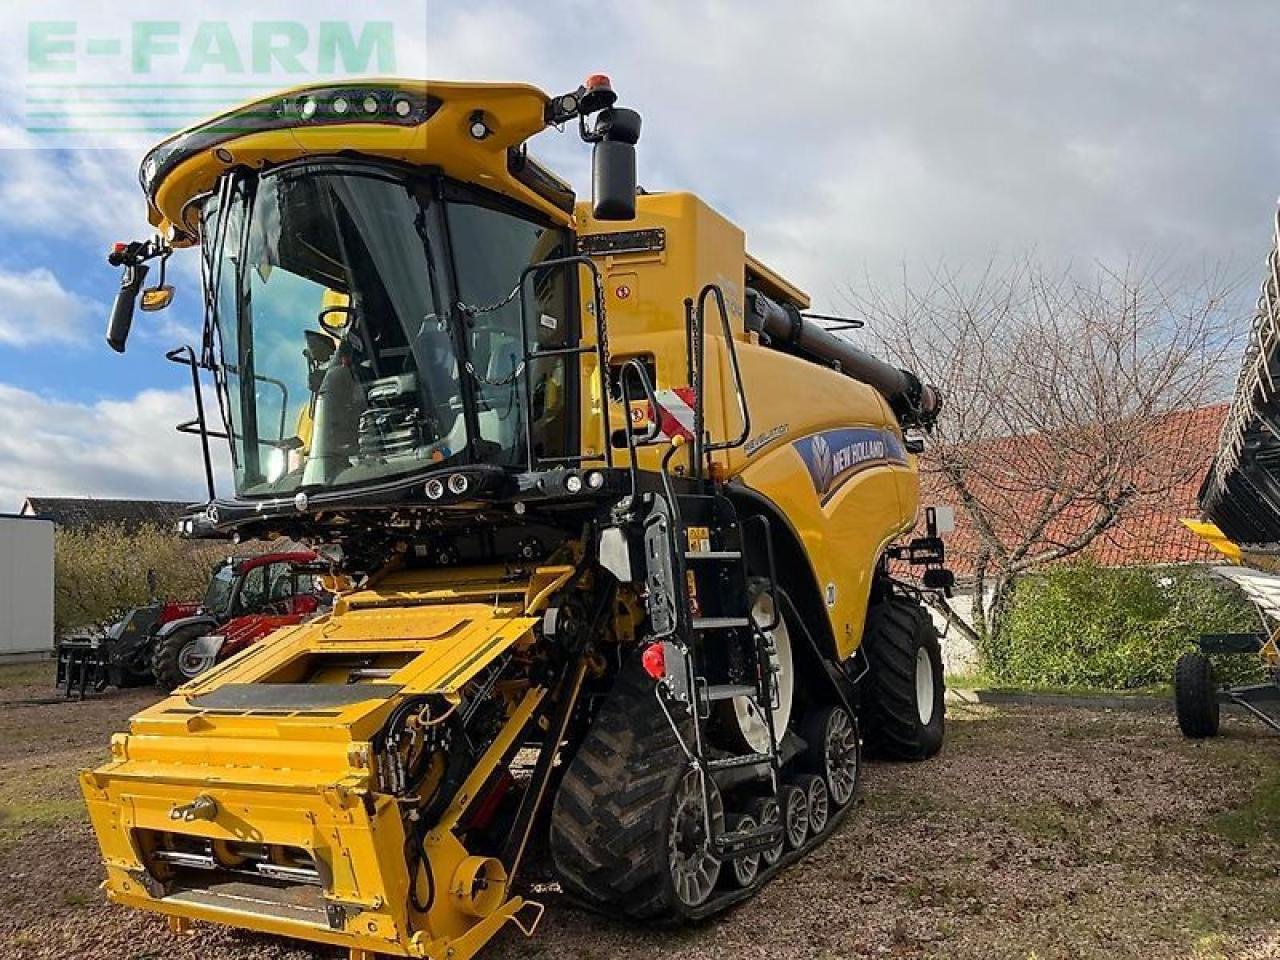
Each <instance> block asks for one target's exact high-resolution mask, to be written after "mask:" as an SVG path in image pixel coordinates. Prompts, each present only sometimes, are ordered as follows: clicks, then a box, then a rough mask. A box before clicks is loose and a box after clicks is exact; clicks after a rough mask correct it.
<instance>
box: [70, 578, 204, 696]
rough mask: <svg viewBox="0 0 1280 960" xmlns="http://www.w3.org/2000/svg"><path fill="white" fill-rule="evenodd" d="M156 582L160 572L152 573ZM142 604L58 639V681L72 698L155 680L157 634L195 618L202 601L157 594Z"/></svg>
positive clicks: (151, 580) (152, 580) (141, 684)
mask: <svg viewBox="0 0 1280 960" xmlns="http://www.w3.org/2000/svg"><path fill="white" fill-rule="evenodd" d="M147 579H148V582H149V584H154V580H155V577H154V574H150V575H149V576H148V578H147ZM155 593H156V591H155V589H154V586H153V587H152V589H151V594H152V597H151V599H150V600H149V601H148V602H147V603H145V604H143V605H142V606H140V607H134V608H133V609H131V610H129V611H128V612H126V613H125V615H124V616H123V617H121V618H120V619H119V620H116V621H115V622H114V623H110V624H108V625H107V626H105V627H102V628H86V629H79V630H73V631H69V632H67V633H66V634H64V635H62V636H60V637H59V638H58V642H57V646H56V647H55V649H54V657H55V659H56V661H57V672H56V674H55V679H54V683H55V685H56V687H57V688H59V689H62V690H65V691H66V694H67V696H68V697H71V696H75V695H77V694H78V695H79V697H80V699H81V700H83V699H84V698H85V695H86V694H87V692H88V691H90V690H93V691H94V692H96V693H101V692H102V691H103V690H106V689H107V687H137V686H143V685H145V684H148V683H150V682H151V681H152V679H153V674H152V673H151V656H152V653H153V651H154V650H155V640H156V634H157V633H158V632H159V631H161V630H163V629H164V628H165V627H166V626H167V625H168V624H170V623H174V622H177V621H179V620H182V619H184V618H186V617H190V616H192V615H193V614H194V613H195V612H196V610H197V609H198V608H199V606H200V605H199V604H198V603H195V602H194V601H192V602H183V601H178V600H160V599H158V598H157V597H156V596H155Z"/></svg>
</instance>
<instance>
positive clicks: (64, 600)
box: [53, 524, 227, 633]
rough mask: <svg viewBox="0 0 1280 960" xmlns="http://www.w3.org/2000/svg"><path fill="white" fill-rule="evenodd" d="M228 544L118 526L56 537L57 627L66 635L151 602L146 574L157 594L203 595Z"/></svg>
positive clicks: (192, 597) (147, 528) (173, 596)
mask: <svg viewBox="0 0 1280 960" xmlns="http://www.w3.org/2000/svg"><path fill="white" fill-rule="evenodd" d="M226 552H227V545H226V544H219V543H198V542H192V541H185V540H180V539H178V538H177V537H176V536H174V535H173V534H172V533H171V532H169V531H167V530H164V529H162V528H160V527H156V526H143V527H140V528H139V529H138V530H136V531H132V532H128V531H126V530H125V529H124V528H123V527H120V526H118V525H113V524H106V525H103V526H98V527H93V528H91V529H87V530H58V531H57V533H56V534H55V535H54V551H53V568H54V569H53V584H54V603H53V606H54V614H53V617H54V625H55V629H56V630H57V631H58V632H59V633H61V632H62V631H64V630H67V629H69V628H74V627H84V626H90V625H93V624H100V623H105V622H107V621H110V620H114V619H116V618H117V617H118V616H119V615H120V614H121V613H122V612H123V611H125V610H127V609H129V608H130V607H135V606H139V605H140V604H144V603H146V602H147V600H148V590H147V571H148V570H154V571H155V572H156V581H157V588H158V593H159V595H160V596H161V597H163V598H166V599H173V600H196V599H199V598H201V597H203V596H204V591H205V587H206V585H207V584H208V582H209V572H210V571H211V570H212V569H213V565H214V564H215V563H217V562H218V561H219V560H221V559H223V558H224V557H225V556H226Z"/></svg>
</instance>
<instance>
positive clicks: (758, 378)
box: [729, 344, 917, 657]
mask: <svg viewBox="0 0 1280 960" xmlns="http://www.w3.org/2000/svg"><path fill="white" fill-rule="evenodd" d="M739 362H740V363H741V365H742V369H743V376H744V378H745V379H746V381H747V383H748V384H749V385H753V386H755V387H756V388H757V389H756V390H754V391H752V392H751V393H749V395H748V400H749V402H750V404H751V417H752V436H751V439H750V440H749V441H748V443H747V445H746V447H744V448H743V449H742V450H740V451H735V452H734V453H733V455H732V456H731V457H730V458H729V464H730V474H731V475H734V476H738V477H740V478H741V481H742V482H743V483H744V484H746V486H747V487H749V488H751V489H753V490H756V491H758V492H759V493H761V494H762V495H764V496H765V497H767V498H768V499H769V500H770V501H772V502H773V503H775V504H776V505H777V506H778V507H779V508H780V509H781V510H782V512H783V514H784V515H785V516H786V517H787V519H788V520H789V521H790V523H791V526H792V527H793V529H794V530H795V531H796V533H797V534H798V536H799V537H800V539H801V541H802V542H803V544H804V547H805V551H806V553H807V554H808V558H809V563H810V565H811V568H812V571H813V574H814V579H815V580H816V581H817V584H818V588H819V590H820V592H821V593H822V595H823V600H824V603H825V606H826V610H827V615H828V617H829V618H830V624H831V631H832V635H833V636H834V638H835V642H836V648H837V651H838V652H839V654H840V656H842V657H847V656H850V655H851V654H852V653H853V651H854V650H855V649H856V648H857V646H858V643H859V642H861V638H862V629H863V625H864V622H865V620H866V612H867V604H868V600H869V598H870V591H871V579H872V576H873V575H874V573H875V565H876V561H877V560H878V559H879V557H880V554H881V553H882V552H883V551H884V548H885V547H886V546H888V544H889V543H890V542H891V541H892V540H894V539H896V538H897V537H898V536H900V535H901V534H903V533H905V532H906V531H907V530H909V529H910V528H911V526H912V525H913V524H914V522H915V514H916V506H917V504H916V499H915V498H914V497H913V498H912V499H910V500H905V499H904V497H903V496H902V491H903V488H904V487H907V488H910V489H912V490H914V488H915V463H914V457H912V456H911V455H909V454H906V452H905V450H904V448H903V446H902V444H903V439H902V432H901V429H900V428H899V427H898V425H897V422H896V421H895V419H894V418H893V415H892V413H891V412H890V411H889V410H888V408H887V406H886V405H885V403H884V401H883V399H881V397H880V395H879V394H878V393H876V392H875V390H873V389H872V388H871V387H869V386H867V385H866V384H863V383H859V382H858V381H856V380H851V379H849V378H848V377H845V376H842V375H841V374H839V373H836V372H835V371H834V370H824V369H823V368H821V367H818V366H815V365H814V364H812V363H809V362H807V361H804V360H800V359H798V358H795V357H790V356H787V355H785V354H779V353H778V352H777V351H773V350H769V349H768V348H765V347H761V346H759V345H755V344H747V345H744V346H743V347H742V348H741V349H740V350H739ZM761 384H768V385H769V388H768V390H767V391H765V390H761V389H758V388H759V385H761ZM815 444H817V445H818V446H817V450H818V452H819V454H820V453H821V451H822V450H824V449H825V451H826V455H827V457H828V460H827V461H826V462H825V463H822V462H819V461H821V456H818V457H815V458H813V459H811V460H809V461H807V460H806V457H809V456H810V455H811V452H812V451H813V450H814V445H815ZM877 444H880V446H877Z"/></svg>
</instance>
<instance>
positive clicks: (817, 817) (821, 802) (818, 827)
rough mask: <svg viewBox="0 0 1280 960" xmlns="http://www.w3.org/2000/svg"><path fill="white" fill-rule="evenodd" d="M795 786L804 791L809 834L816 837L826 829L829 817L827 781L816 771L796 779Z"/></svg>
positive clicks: (829, 804)
mask: <svg viewBox="0 0 1280 960" xmlns="http://www.w3.org/2000/svg"><path fill="white" fill-rule="evenodd" d="M796 786H798V787H799V788H800V789H801V790H803V791H804V795H805V799H806V801H807V803H808V808H809V836H811V837H816V836H818V835H819V834H821V833H822V831H824V830H826V829H827V822H828V821H829V820H830V819H831V796H830V794H829V793H828V792H827V781H826V780H824V779H822V777H820V776H818V775H817V774H816V773H806V774H803V775H802V776H800V777H798V778H797V779H796Z"/></svg>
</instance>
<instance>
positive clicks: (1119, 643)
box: [982, 563, 1259, 690]
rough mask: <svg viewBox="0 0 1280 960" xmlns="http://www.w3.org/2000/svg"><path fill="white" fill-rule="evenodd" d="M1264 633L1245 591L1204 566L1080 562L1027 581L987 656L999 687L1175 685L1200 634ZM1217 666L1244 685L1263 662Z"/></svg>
mask: <svg viewBox="0 0 1280 960" xmlns="http://www.w3.org/2000/svg"><path fill="white" fill-rule="evenodd" d="M1258 628H1259V620H1258V616H1257V613H1256V612H1255V610H1254V608H1253V606H1252V604H1250V603H1249V601H1248V600H1247V599H1246V598H1245V596H1244V594H1243V593H1242V592H1241V591H1240V590H1239V588H1237V587H1236V586H1235V585H1234V584H1231V583H1229V582H1228V581H1226V580H1223V579H1222V578H1221V577H1216V576H1214V575H1213V574H1211V573H1209V572H1208V571H1207V570H1205V569H1203V568H1198V567H1145V568H1144V567H1137V568H1125V569H1115V568H1104V567H1098V566H1095V565H1093V564H1090V563H1076V564H1071V565H1066V566H1060V567H1054V568H1052V569H1051V570H1049V571H1047V572H1045V573H1040V574H1035V575H1032V576H1029V577H1026V578H1024V579H1023V580H1022V581H1021V582H1020V583H1019V584H1018V586H1017V588H1016V591H1015V593H1014V597H1013V600H1012V603H1011V606H1010V608H1009V611H1008V613H1007V615H1006V618H1005V621H1004V623H1003V624H1002V627H1001V629H1000V630H999V631H998V633H997V634H996V636H995V638H994V639H991V640H988V642H987V643H986V644H984V646H985V648H986V649H984V650H983V651H982V653H983V655H984V669H985V671H986V672H987V673H988V674H989V675H990V677H991V678H992V679H993V680H995V681H997V682H1000V683H1008V684H1013V685H1019V686H1055V687H1057V686H1061V687H1073V686H1079V687H1099V688H1107V689H1117V690H1124V689H1134V688H1137V687H1146V686H1151V685H1156V684H1168V683H1170V682H1171V678H1172V675H1173V665H1174V663H1175V661H1176V660H1177V659H1178V656H1179V655H1180V654H1182V653H1184V652H1185V651H1187V650H1191V649H1193V647H1194V644H1195V641H1196V638H1197V637H1199V636H1200V635H1201V634H1202V633H1231V632H1251V631H1256V630H1257V629H1258ZM1218 669H1219V671H1220V673H1221V675H1222V676H1224V677H1226V678H1229V679H1232V680H1241V679H1245V678H1247V677H1252V676H1254V675H1256V673H1257V671H1258V664H1257V661H1256V660H1253V659H1251V658H1247V657H1224V658H1220V660H1219V663H1218Z"/></svg>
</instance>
